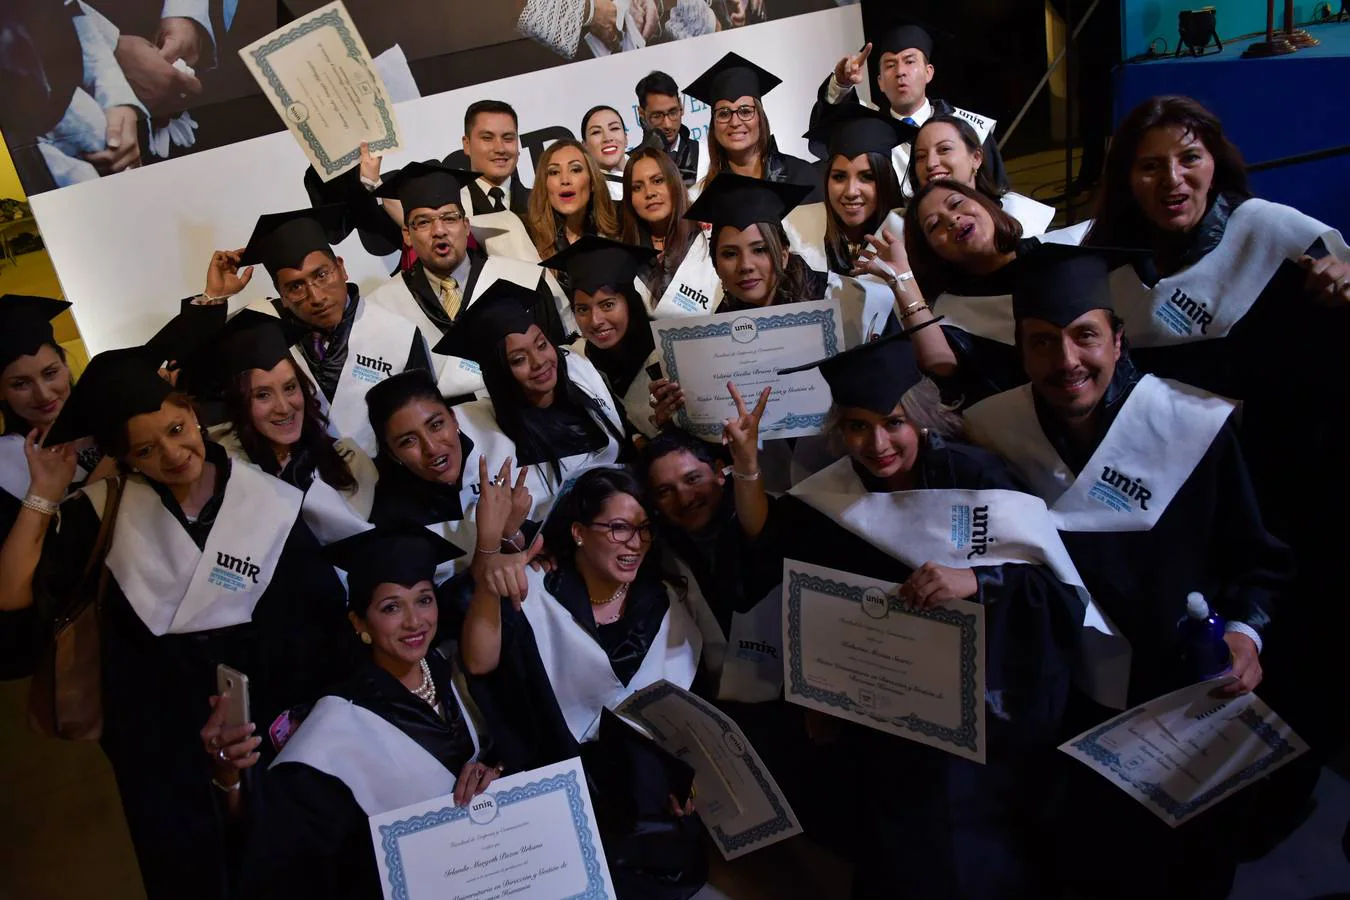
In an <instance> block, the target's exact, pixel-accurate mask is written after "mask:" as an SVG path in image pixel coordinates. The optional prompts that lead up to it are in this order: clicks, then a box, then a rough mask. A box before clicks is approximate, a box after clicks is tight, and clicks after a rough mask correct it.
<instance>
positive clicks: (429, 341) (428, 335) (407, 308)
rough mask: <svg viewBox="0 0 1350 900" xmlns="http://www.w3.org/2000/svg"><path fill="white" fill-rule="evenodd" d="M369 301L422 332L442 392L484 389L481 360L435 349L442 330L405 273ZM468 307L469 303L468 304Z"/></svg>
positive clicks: (457, 394) (458, 393) (449, 394)
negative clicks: (432, 318) (441, 352)
mask: <svg viewBox="0 0 1350 900" xmlns="http://www.w3.org/2000/svg"><path fill="white" fill-rule="evenodd" d="M366 302H368V303H370V304H372V305H374V306H378V307H380V308H381V309H385V310H388V311H389V312H391V313H394V314H395V315H398V316H402V317H403V318H405V319H407V320H408V321H409V322H412V323H413V325H415V326H417V331H418V333H419V334H421V335H422V341H423V343H424V344H425V346H426V349H427V356H428V357H430V359H431V368H432V373H433V374H434V375H435V376H436V379H437V382H438V385H439V387H440V390H441V393H442V394H443V395H444V396H447V397H460V396H463V395H465V394H474V393H477V392H478V391H481V390H483V376H482V373H481V372H480V370H479V368H478V363H476V362H473V361H471V360H467V359H460V358H459V357H458V356H445V355H442V354H440V353H434V352H432V349H431V348H432V347H435V346H436V344H437V343H439V342H440V340H441V337H442V334H441V329H440V328H439V327H437V325H436V324H435V323H434V322H432V321H431V319H429V318H428V317H427V314H426V313H425V312H423V311H422V306H421V304H419V303H418V302H417V298H416V297H414V296H413V293H412V291H410V290H409V289H408V285H407V283H406V282H404V280H403V276H402V275H395V276H394V277H393V278H391V279H389V281H387V282H385V283H384V284H383V285H381V287H380V289H379V290H377V291H376V292H375V293H373V294H371V295H370V296H369V297H367V298H366ZM465 305H466V306H467V304H465Z"/></svg>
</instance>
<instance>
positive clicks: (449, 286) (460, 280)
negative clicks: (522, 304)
mask: <svg viewBox="0 0 1350 900" xmlns="http://www.w3.org/2000/svg"><path fill="white" fill-rule="evenodd" d="M473 178H474V176H473V173H471V172H464V171H460V170H458V169H451V168H448V167H446V166H445V165H444V164H442V163H438V162H435V161H429V162H425V163H419V162H414V163H409V164H408V165H406V166H404V167H403V168H402V169H400V170H399V171H398V172H396V173H395V174H393V175H391V176H390V177H389V178H387V179H385V180H384V182H383V183H382V184H381V185H380V187H379V189H378V190H377V191H376V192H375V193H376V196H378V197H383V198H388V199H393V200H397V201H398V204H399V206H400V207H401V208H402V210H403V242H404V243H405V244H406V245H408V246H410V247H412V249H413V251H414V253H415V254H416V256H417V260H416V262H414V263H413V264H412V266H411V267H410V268H408V269H406V270H404V271H402V272H399V273H398V274H396V275H394V276H393V277H392V278H391V279H389V281H388V282H386V283H385V284H384V285H382V286H381V287H380V288H379V290H377V291H375V292H374V293H373V294H371V296H370V302H371V303H372V304H374V305H376V306H379V307H381V308H382V309H386V310H388V311H390V312H393V313H395V314H397V315H399V316H401V317H402V318H404V319H406V320H408V321H409V322H412V323H413V324H414V325H416V326H417V329H418V331H419V332H421V334H422V337H423V338H424V339H425V340H426V343H427V346H428V347H434V346H436V344H437V343H439V342H440V340H441V338H442V337H443V336H444V335H445V334H446V333H447V332H449V331H450V329H451V328H452V327H453V326H454V324H455V322H456V321H458V319H459V316H460V313H461V312H462V311H463V310H464V309H467V308H468V306H469V304H470V303H472V302H473V301H474V299H475V298H476V297H477V296H478V294H479V293H481V291H482V290H483V289H486V288H487V287H488V286H489V285H491V284H492V283H493V282H495V281H497V280H499V279H502V278H505V279H506V280H508V281H513V282H515V283H516V284H519V285H521V286H522V287H525V288H529V289H532V290H534V291H535V294H536V300H535V305H534V320H535V323H536V324H538V325H539V327H540V329H542V330H543V332H544V334H545V335H547V336H548V337H549V339H550V340H553V341H554V342H558V343H560V342H562V340H563V337H564V335H563V328H562V322H561V319H560V317H559V313H558V306H557V303H556V302H555V301H554V298H553V294H552V293H551V292H550V291H549V289H548V287H547V286H546V285H545V284H544V283H543V280H542V273H541V271H540V269H539V267H538V266H537V265H535V264H533V263H530V262H526V261H523V260H515V259H509V258H506V257H502V256H493V257H489V256H488V255H487V253H486V252H484V251H483V250H482V249H480V248H478V247H474V248H473V249H470V248H469V217H468V216H467V215H466V214H465V212H464V206H463V204H464V198H465V197H466V196H468V195H467V194H466V193H465V192H464V188H465V186H466V185H468V184H469V183H471V182H472V181H473ZM432 368H433V371H434V373H435V375H436V377H437V379H438V381H439V383H440V388H441V390H442V392H443V393H444V394H445V395H446V396H449V397H460V396H464V395H471V394H474V393H476V392H477V391H480V390H482V389H483V379H482V376H481V375H480V374H479V372H478V367H477V366H476V365H474V364H473V363H471V362H468V361H466V360H462V359H458V358H456V357H450V356H442V355H440V354H432Z"/></svg>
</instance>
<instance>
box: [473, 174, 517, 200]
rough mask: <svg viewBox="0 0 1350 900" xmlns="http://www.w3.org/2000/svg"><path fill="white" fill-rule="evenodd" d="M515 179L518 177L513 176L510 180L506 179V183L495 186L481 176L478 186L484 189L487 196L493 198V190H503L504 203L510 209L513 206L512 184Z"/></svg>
mask: <svg viewBox="0 0 1350 900" xmlns="http://www.w3.org/2000/svg"><path fill="white" fill-rule="evenodd" d="M515 178H516V176H514V175H512V176H511V177H510V178H507V179H506V180H505V181H503V182H502V183H501V184H493V183H492V182H490V181H488V180H487V179H486V178H484V177H483V176H481V175H480V176H478V186H479V187H480V188H482V189H483V193H484V194H486V195H488V196H489V197H491V196H492V189H493V188H501V189H502V195H503V196H502V202H503V203H505V204H506V205H507V207H510V206H511V182H513V181H515Z"/></svg>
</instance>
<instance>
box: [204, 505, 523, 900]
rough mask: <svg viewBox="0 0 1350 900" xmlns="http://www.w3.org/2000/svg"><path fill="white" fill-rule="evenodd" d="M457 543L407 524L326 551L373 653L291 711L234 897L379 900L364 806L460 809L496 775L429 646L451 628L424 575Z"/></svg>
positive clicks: (492, 756) (372, 810)
mask: <svg viewBox="0 0 1350 900" xmlns="http://www.w3.org/2000/svg"><path fill="white" fill-rule="evenodd" d="M480 509H482V507H480ZM458 553H459V551H458V550H457V549H456V548H455V547H454V546H453V545H451V544H448V543H446V542H445V541H444V540H442V539H441V538H439V537H437V536H436V535H434V534H432V533H431V532H429V531H427V530H426V529H424V528H421V527H420V526H417V525H402V526H385V527H380V528H375V529H372V530H370V531H366V532H362V533H361V534H358V535H356V536H354V537H351V538H348V539H347V540H344V541H340V542H338V543H336V544H331V545H330V546H329V547H328V554H329V555H330V556H331V558H332V559H333V560H334V562H335V564H336V565H338V566H339V567H340V568H343V569H345V570H346V571H347V579H348V585H349V586H350V589H351V590H350V595H349V599H348V613H347V616H348V619H349V620H350V621H351V627H352V629H353V630H354V631H355V632H356V635H357V637H358V638H359V639H360V641H361V642H362V643H363V644H364V645H365V646H366V648H367V649H368V650H369V652H370V658H369V662H367V663H366V664H364V665H362V666H360V667H359V668H358V670H357V671H356V673H355V674H353V675H352V676H351V677H350V678H348V679H346V680H345V681H343V682H342V683H340V684H338V685H336V686H335V687H332V688H330V689H329V690H328V691H326V692H325V695H324V696H323V697H322V698H321V699H319V701H318V702H317V703H315V704H314V705H313V707H312V708H307V709H304V708H302V709H297V710H293V711H291V713H289V714H288V716H287V719H286V721H287V727H288V728H290V727H294V725H292V723H293V722H295V721H296V720H300V722H299V726H298V728H297V729H296V730H295V731H294V733H293V734H290V735H289V736H288V738H287V739H286V741H285V744H284V746H283V748H282V750H281V752H280V753H279V754H278V755H277V758H276V761H275V762H274V763H273V764H272V766H271V768H270V769H269V771H268V779H267V783H266V786H265V787H264V789H263V792H262V796H261V798H260V800H259V801H258V808H259V809H260V810H261V814H260V815H258V816H256V817H255V820H256V823H257V825H256V827H255V828H254V830H253V832H252V834H251V835H250V842H249V847H248V851H247V853H246V854H245V857H244V858H245V864H244V867H243V873H242V876H241V879H240V891H239V896H245V897H256V898H283V897H329V898H337V900H376V898H379V897H380V896H381V889H380V873H379V870H378V868H377V864H376V855H377V848H376V847H374V846H372V843H371V833H370V821H369V818H370V816H374V815H379V814H380V813H383V812H388V811H389V810H391V809H398V808H400V807H403V806H408V805H410V804H413V803H418V802H421V801H424V800H430V799H432V798H435V797H441V796H445V795H453V798H454V805H456V806H463V805H465V804H466V803H468V802H469V801H470V800H472V799H473V798H474V797H476V796H478V795H479V794H481V793H482V792H483V791H485V790H486V789H487V788H488V786H489V785H491V784H492V782H493V781H495V780H496V778H497V777H498V776H499V775H501V773H502V771H503V769H504V765H503V761H502V758H501V757H500V756H499V755H497V754H496V753H495V751H493V750H490V749H488V748H486V747H485V746H484V743H485V742H484V741H482V740H481V739H480V731H479V727H478V726H477V724H476V723H475V721H474V719H473V717H472V716H473V713H472V709H471V707H470V706H469V705H468V704H466V702H465V699H464V697H463V696H462V695H461V692H460V688H459V686H458V685H457V684H456V681H455V666H454V664H453V663H452V662H451V659H452V656H447V655H445V654H444V652H443V651H442V650H440V649H435V648H436V645H437V643H438V642H439V641H441V640H444V639H445V638H447V637H453V636H454V635H453V634H452V633H450V629H449V628H447V627H445V623H444V622H443V621H442V619H441V616H440V614H439V612H438V604H437V599H436V590H435V583H434V573H435V571H436V569H437V567H438V565H441V564H443V563H444V562H446V561H447V560H448V559H449V558H451V557H453V556H456V555H458ZM302 711H303V717H302V716H301V712H302ZM228 752H232V746H231V745H227V753H228Z"/></svg>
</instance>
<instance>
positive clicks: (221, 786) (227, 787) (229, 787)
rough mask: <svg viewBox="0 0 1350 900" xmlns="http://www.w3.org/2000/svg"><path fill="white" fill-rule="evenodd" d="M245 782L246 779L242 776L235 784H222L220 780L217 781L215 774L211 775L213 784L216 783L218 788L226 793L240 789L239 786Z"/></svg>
mask: <svg viewBox="0 0 1350 900" xmlns="http://www.w3.org/2000/svg"><path fill="white" fill-rule="evenodd" d="M243 783H244V779H242V778H241V779H239V780H238V781H236V782H235V783H234V784H221V783H220V782H219V781H216V778H215V776H214V775H213V776H211V784H213V785H215V788H216V790H218V791H221V792H223V793H226V794H233V793H234V792H235V791H237V790H239V787H240V786H241V785H242V784H243Z"/></svg>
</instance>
